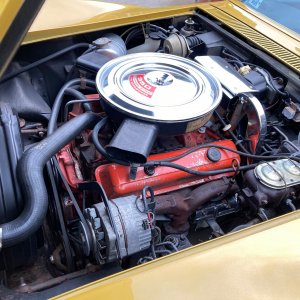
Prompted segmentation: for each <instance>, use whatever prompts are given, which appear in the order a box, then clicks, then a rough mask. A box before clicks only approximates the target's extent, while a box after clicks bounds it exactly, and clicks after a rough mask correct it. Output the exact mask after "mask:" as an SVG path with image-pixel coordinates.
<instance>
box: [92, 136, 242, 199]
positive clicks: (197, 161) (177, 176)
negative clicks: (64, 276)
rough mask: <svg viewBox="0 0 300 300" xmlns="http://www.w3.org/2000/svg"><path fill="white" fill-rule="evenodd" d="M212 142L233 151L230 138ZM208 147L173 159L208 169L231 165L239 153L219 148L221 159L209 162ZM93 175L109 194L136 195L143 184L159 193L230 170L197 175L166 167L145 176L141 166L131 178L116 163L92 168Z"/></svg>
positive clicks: (170, 154)
mask: <svg viewBox="0 0 300 300" xmlns="http://www.w3.org/2000/svg"><path fill="white" fill-rule="evenodd" d="M211 144H215V145H220V146H226V147H229V148H231V149H234V150H236V146H235V144H234V143H233V142H232V141H230V140H223V141H218V142H213V143H211ZM187 150H188V148H184V149H180V150H176V151H171V152H167V153H161V154H155V155H151V156H150V157H149V159H148V160H163V159H166V158H170V157H174V156H177V155H179V154H181V153H183V152H185V151H187ZM207 150H208V149H207V148H203V149H200V150H197V151H195V152H193V153H191V154H189V155H187V156H185V157H183V158H180V159H178V160H175V161H173V162H174V163H177V164H180V165H183V166H185V167H188V168H191V169H194V170H198V171H210V170H220V169H224V168H230V167H232V164H233V160H238V161H240V156H239V155H238V154H235V153H233V152H231V151H227V150H223V149H219V150H220V153H221V159H220V160H219V161H218V162H212V161H211V160H209V159H208V158H207V154H206V153H207ZM95 175H96V180H97V181H98V182H99V183H100V184H102V186H103V187H104V189H105V191H106V193H107V195H108V197H109V198H115V197H119V196H124V195H128V194H136V195H139V194H140V193H141V190H142V189H143V188H144V186H146V185H148V186H151V187H153V189H154V192H155V194H162V193H166V192H170V191H174V190H178V189H182V188H185V187H189V186H193V185H197V184H200V183H203V182H207V181H211V180H215V179H217V178H221V177H223V176H230V175H233V173H232V172H231V173H223V174H220V175H214V176H206V177H199V176H194V175H191V174H188V173H185V172H183V171H179V170H176V169H173V168H169V167H156V168H155V173H154V174H153V175H152V176H148V175H146V174H145V172H144V168H138V170H137V174H136V178H135V179H134V180H132V179H130V178H129V167H127V166H121V165H117V164H106V165H101V166H99V167H98V168H97V169H96V170H95Z"/></svg>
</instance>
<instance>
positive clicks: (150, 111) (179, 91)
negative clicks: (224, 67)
mask: <svg viewBox="0 0 300 300" xmlns="http://www.w3.org/2000/svg"><path fill="white" fill-rule="evenodd" d="M96 83H97V88H98V91H99V93H100V94H101V96H102V98H103V101H104V104H105V106H106V105H108V106H109V107H110V108H113V109H116V110H118V111H119V112H122V113H124V114H126V115H128V116H131V117H135V118H138V119H141V120H146V121H158V122H168V123H169V122H172V123H174V122H183V121H189V120H194V119H198V118H199V117H201V116H204V115H206V114H208V113H210V112H212V111H213V110H214V109H215V108H216V107H217V106H218V105H219V103H220V101H221V97H222V89H221V85H220V83H219V82H218V80H217V79H215V77H214V76H213V75H211V74H210V73H209V72H208V71H207V70H206V69H204V68H203V67H202V66H200V65H199V64H197V63H195V62H194V61H192V60H189V59H186V58H182V57H179V56H174V55H170V54H162V53H138V54H130V55H125V56H122V57H119V58H116V59H113V60H111V61H109V62H108V63H106V64H105V65H104V66H103V67H102V68H101V69H100V70H99V72H98V74H97V78H96Z"/></svg>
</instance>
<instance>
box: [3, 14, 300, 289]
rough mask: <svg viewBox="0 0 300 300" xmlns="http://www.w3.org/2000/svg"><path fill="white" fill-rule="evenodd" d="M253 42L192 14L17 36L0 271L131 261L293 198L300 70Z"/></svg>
mask: <svg viewBox="0 0 300 300" xmlns="http://www.w3.org/2000/svg"><path fill="white" fill-rule="evenodd" d="M259 53H260V52H259V50H258V49H256V48H255V47H254V46H251V45H249V44H247V43H246V42H245V41H244V40H243V39H242V37H237V36H233V35H232V33H231V32H230V31H228V30H225V28H224V27H222V26H220V25H219V24H218V23H217V22H215V21H213V20H212V19H209V18H207V17H205V16H202V15H200V14H196V13H195V14H194V15H192V16H185V17H174V18H170V19H165V20H161V21H155V22H150V23H143V24H135V25H133V26H126V27H120V28H115V29H111V30H106V31H101V32H93V33H87V34H84V35H78V36H74V37H67V38H61V39H58V40H50V41H44V42H39V43H35V44H30V45H25V46H22V47H21V48H20V50H19V52H18V53H17V55H16V57H15V59H14V61H13V63H12V64H11V65H10V67H9V69H8V71H7V72H6V74H5V76H4V77H3V78H2V79H1V81H0V119H1V126H0V141H1V142H0V147H1V148H2V149H1V153H2V155H3V158H2V163H1V166H0V188H1V191H2V193H1V194H0V224H1V225H0V227H1V232H2V234H1V246H2V251H1V253H0V274H1V276H0V278H1V281H2V282H3V283H4V285H5V286H7V287H9V288H11V289H13V290H16V291H18V292H36V291H39V290H44V289H47V288H49V287H51V286H53V285H55V284H59V283H60V282H63V281H64V280H66V279H71V278H74V277H77V276H82V275H86V274H87V273H89V272H94V271H96V270H99V269H101V267H103V266H104V265H108V266H109V264H111V263H118V264H119V265H120V266H121V268H122V269H128V268H131V267H133V266H136V265H140V264H143V263H146V262H149V261H152V260H155V259H157V258H160V257H163V256H166V255H169V254H172V253H176V252H178V251H180V250H182V249H186V248H188V247H190V246H192V245H196V244H200V243H202V242H205V241H208V240H211V239H214V238H217V237H220V236H223V235H226V234H228V233H232V232H235V231H238V230H241V229H244V228H248V227H250V226H253V225H255V224H258V223H261V222H264V221H267V220H269V219H272V218H275V217H277V216H280V215H282V214H286V213H288V212H292V211H295V210H296V209H298V208H299V188H300V158H299V134H298V133H299V122H300V118H299V116H300V115H299V111H300V106H299V103H298V101H299V97H298V95H299V90H300V85H299V79H297V78H296V79H295V76H292V75H291V74H292V73H293V72H292V71H289V72H285V71H286V69H287V68H286V67H285V66H283V65H282V64H281V63H280V62H278V61H276V60H275V59H274V58H272V57H270V56H268V55H267V54H265V53H264V54H263V53H262V52H261V55H259ZM37 268H38V269H39V271H37ZM20 274H21V275H20ZM41 274H42V276H41ZM39 277H41V278H43V283H41V281H40V279H39ZM20 278H22V280H21V282H20ZM59 278H61V280H60V279H59Z"/></svg>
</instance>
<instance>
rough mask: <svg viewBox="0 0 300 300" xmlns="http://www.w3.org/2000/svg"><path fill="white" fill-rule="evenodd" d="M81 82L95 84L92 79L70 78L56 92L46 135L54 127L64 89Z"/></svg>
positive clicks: (52, 130)
mask: <svg viewBox="0 0 300 300" xmlns="http://www.w3.org/2000/svg"><path fill="white" fill-rule="evenodd" d="M82 83H84V84H86V85H90V86H91V85H92V86H95V81H93V80H89V79H83V78H76V79H72V80H70V81H68V82H67V83H65V84H64V85H63V86H62V88H61V89H60V91H59V92H58V94H57V96H56V98H55V100H54V103H53V106H52V112H51V115H50V120H49V123H48V129H47V135H48V136H49V135H51V134H52V133H53V132H54V130H55V128H56V125H57V124H56V123H57V119H58V115H59V112H60V109H61V104H62V102H63V97H64V94H65V91H66V89H68V88H71V87H73V86H76V85H79V86H80V84H82Z"/></svg>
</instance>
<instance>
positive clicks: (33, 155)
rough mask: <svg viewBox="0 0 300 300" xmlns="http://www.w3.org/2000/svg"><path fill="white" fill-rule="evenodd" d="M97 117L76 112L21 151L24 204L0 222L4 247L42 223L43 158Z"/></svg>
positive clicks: (44, 197)
mask: <svg viewBox="0 0 300 300" xmlns="http://www.w3.org/2000/svg"><path fill="white" fill-rule="evenodd" d="M98 118H99V117H98V116H97V115H96V114H94V113H91V112H87V113H84V114H82V115H79V116H77V117H75V118H74V119H72V120H71V121H69V122H67V123H65V124H64V125H62V126H61V127H60V128H59V129H57V130H56V131H55V132H54V133H53V134H52V135H51V136H48V137H47V138H45V139H44V140H43V141H41V142H39V143H38V144H36V145H35V146H33V147H32V148H30V149H28V150H27V151H26V152H25V153H24V154H23V156H22V157H21V159H20V160H19V162H18V174H19V181H20V184H21V189H22V192H23V196H24V198H25V199H26V202H25V207H24V210H23V211H22V213H21V214H20V215H19V216H18V217H17V218H16V219H14V220H13V221H11V222H8V223H5V224H2V225H1V228H2V246H3V247H10V246H13V245H16V244H18V243H20V242H22V241H24V240H26V239H27V238H28V237H29V236H31V235H32V234H33V233H34V232H36V231H37V230H38V229H39V227H40V226H41V225H42V223H43V221H44V218H45V216H46V213H47V209H48V193H47V189H46V185H45V181H44V177H43V169H44V166H45V164H46V162H47V161H48V160H49V159H50V158H51V157H52V156H53V155H55V153H57V152H58V151H59V150H60V149H61V148H63V147H64V146H65V145H66V144H68V143H69V142H70V141H71V140H73V139H74V138H75V137H76V136H77V135H78V134H79V133H80V132H81V131H82V130H84V129H86V128H88V127H90V126H93V125H94V124H95V123H96V122H97V120H98Z"/></svg>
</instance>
